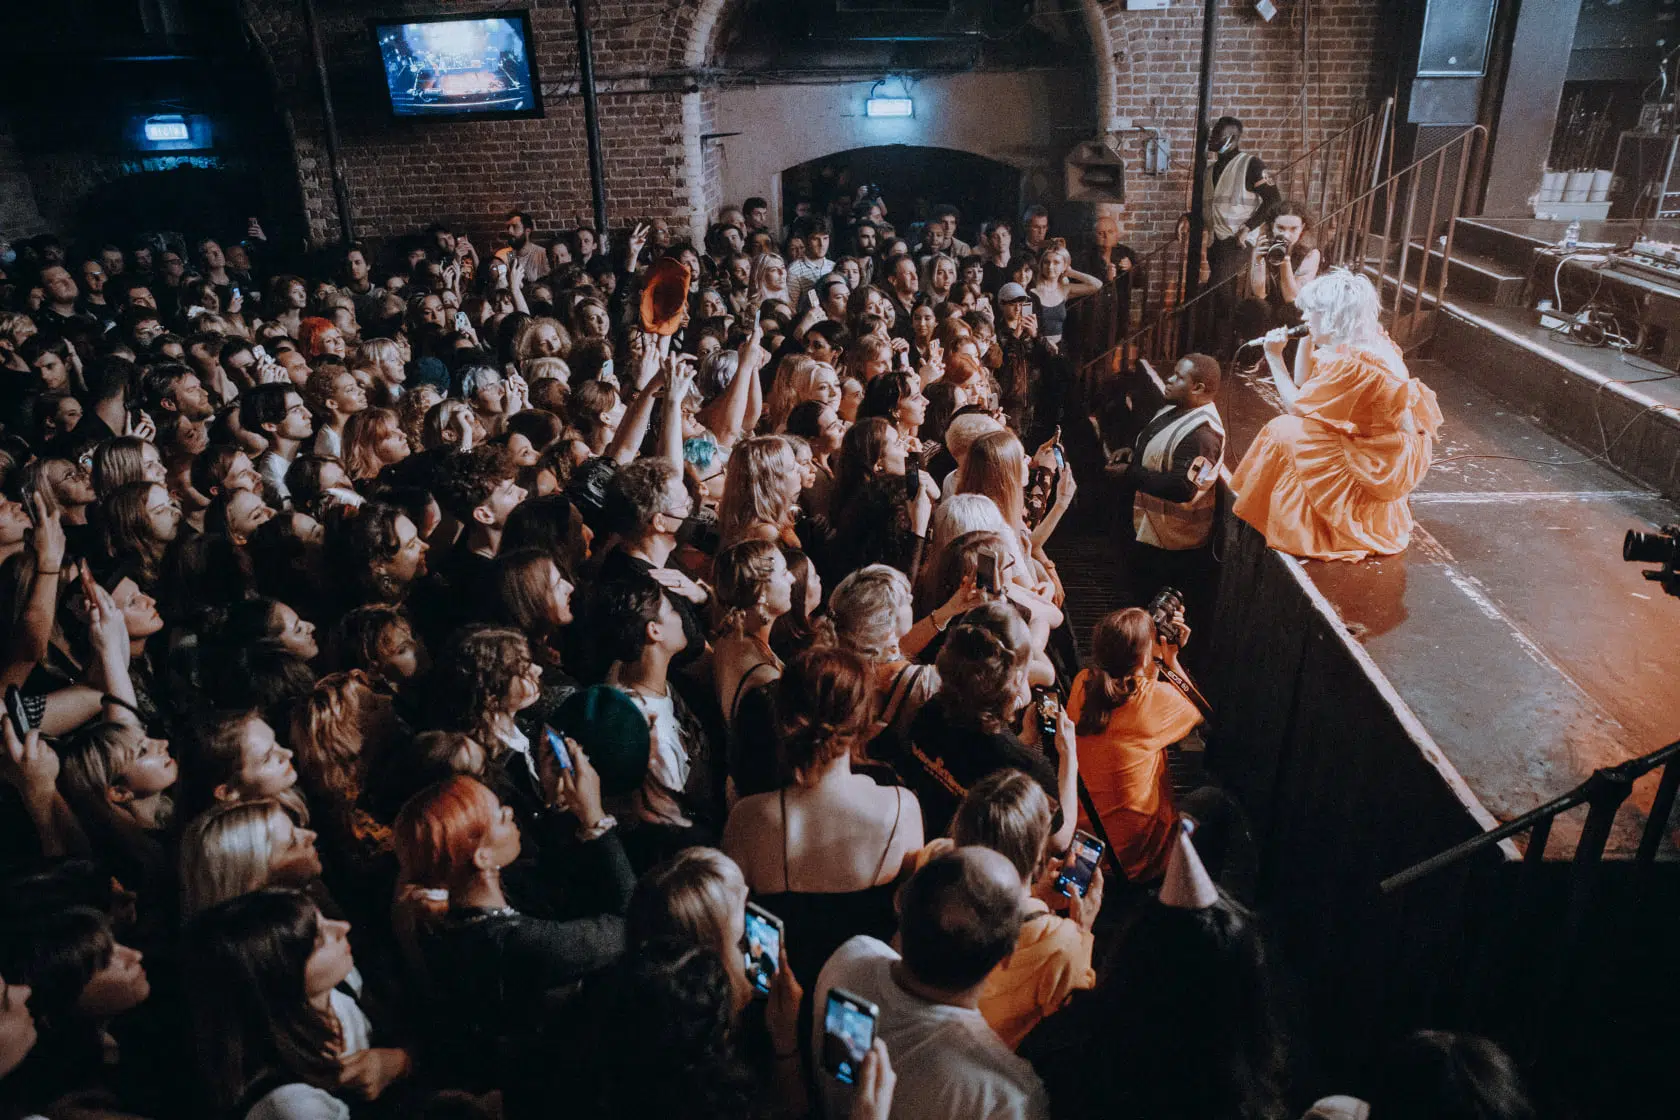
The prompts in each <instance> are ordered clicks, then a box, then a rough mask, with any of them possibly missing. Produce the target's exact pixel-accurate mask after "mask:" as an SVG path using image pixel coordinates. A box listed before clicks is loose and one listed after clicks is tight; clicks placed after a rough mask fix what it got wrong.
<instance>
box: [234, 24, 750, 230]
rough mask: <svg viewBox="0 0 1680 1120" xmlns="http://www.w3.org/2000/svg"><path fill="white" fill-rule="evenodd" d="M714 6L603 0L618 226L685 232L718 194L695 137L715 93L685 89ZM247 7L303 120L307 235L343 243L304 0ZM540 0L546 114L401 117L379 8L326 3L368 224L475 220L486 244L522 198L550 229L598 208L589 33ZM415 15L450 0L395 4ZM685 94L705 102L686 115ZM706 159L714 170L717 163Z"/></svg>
mask: <svg viewBox="0 0 1680 1120" xmlns="http://www.w3.org/2000/svg"><path fill="white" fill-rule="evenodd" d="M709 6H715V0H699V2H697V0H604V2H602V3H600V4H599V15H598V16H597V29H596V69H597V74H598V76H599V79H600V80H599V81H598V83H597V84H598V86H599V88H600V89H601V90H602V91H603V92H602V96H601V99H600V109H601V138H602V144H603V147H604V150H605V151H606V152H607V156H608V160H607V174H606V185H607V204H608V211H609V214H610V216H611V220H612V221H613V223H614V224H615V225H616V224H618V223H620V222H624V221H628V220H630V219H631V218H633V217H645V216H654V215H657V216H660V217H664V218H667V219H668V220H670V221H671V222H672V224H673V225H677V226H681V227H684V228H686V227H687V226H688V225H689V219H690V212H691V210H692V208H693V207H694V206H695V205H696V203H697V202H698V203H700V204H703V205H709V206H712V207H713V208H715V206H716V204H717V200H716V199H715V198H713V197H711V196H709V195H708V194H707V193H706V191H705V190H704V185H703V184H702V185H699V186H697V185H695V184H692V183H690V182H689V181H688V180H689V176H688V173H687V170H688V168H689V167H690V166H691V164H690V162H689V159H688V158H687V157H688V155H689V152H688V151H687V150H686V147H685V141H687V142H690V143H692V144H694V145H696V147H697V146H698V137H699V134H700V132H702V131H705V120H706V115H707V114H706V100H707V99H706V97H705V96H704V95H703V94H699V93H696V92H692V91H689V90H685V87H684V84H683V82H682V80H681V78H680V75H679V72H680V70H681V68H682V66H683V58H684V53H685V50H686V48H687V45H688V37H689V34H690V31H691V29H692V27H693V25H694V23H695V21H696V19H697V18H699V16H700V15H701V14H702V12H703V11H705V10H706V9H707V8H708V7H709ZM245 8H246V12H247V16H248V20H249V25H250V27H251V28H252V30H253V32H254V34H255V36H256V38H257V40H258V42H259V43H260V44H261V45H262V47H263V49H264V50H265V52H266V53H267V54H268V55H269V57H270V58H271V59H272V61H273V64H274V70H275V76H276V83H277V85H278V87H279V88H278V94H279V102H280V105H281V107H282V108H283V110H284V111H285V112H286V113H287V114H288V116H289V118H290V124H291V131H292V133H293V144H294V147H295V148H296V151H297V154H298V174H299V177H300V187H301V189H302V192H303V195H304V199H305V208H306V218H307V224H308V229H307V233H308V236H309V237H310V238H311V239H313V240H316V241H325V240H331V239H334V238H336V236H337V231H338V219H337V211H336V208H335V203H334V198H333V189H332V180H331V175H330V172H329V165H328V161H327V152H326V141H325V131H324V124H323V120H322V112H321V103H320V98H319V95H318V93H317V89H316V84H315V77H314V73H313V70H312V61H311V56H310V53H309V46H308V40H307V37H306V34H305V27H304V24H303V20H302V16H301V11H300V5H299V4H298V3H297V0H246V4H245ZM530 8H531V23H532V32H533V38H534V40H535V49H536V62H537V67H538V74H539V77H540V79H541V82H542V86H543V90H544V100H545V103H546V104H545V112H546V115H545V116H544V117H543V118H541V119H538V120H521V121H494V122H482V121H476V122H449V121H413V120H392V119H391V118H390V116H389V114H388V113H387V111H386V108H385V103H384V93H383V91H382V89H380V87H379V84H378V82H379V64H378V57H377V52H376V51H375V49H374V46H373V43H372V40H371V36H370V35H369V34H368V31H367V25H366V18H367V16H368V11H367V10H365V9H363V8H361V7H360V6H355V5H340V4H332V3H319V2H318V3H317V9H318V11H319V12H320V14H321V20H322V37H323V41H324V43H325V53H326V57H327V59H328V73H329V79H330V80H331V81H332V83H333V102H334V107H335V109H336V111H337V117H338V126H339V132H340V139H341V151H342V155H343V162H342V167H343V171H344V177H345V180H346V184H347V186H348V189H349V195H350V205H351V210H352V213H353V214H354V215H355V220H356V223H357V233H358V234H359V235H362V236H381V235H390V234H400V233H405V232H409V231H412V230H417V229H419V228H421V227H423V226H424V225H425V224H426V223H427V222H430V221H432V220H434V219H437V220H442V221H446V222H450V223H452V224H459V225H461V226H463V227H465V228H467V229H468V230H470V231H472V232H473V233H474V234H475V235H476V236H478V237H479V238H480V239H481V244H485V243H493V235H494V233H495V232H496V231H497V230H499V229H500V226H501V217H502V215H503V214H504V213H505V212H506V211H507V210H509V209H511V208H514V207H525V208H527V209H528V210H530V211H531V213H532V215H533V216H534V217H535V218H536V219H537V221H538V223H539V229H540V231H546V232H552V231H554V230H555V229H557V228H562V227H569V226H571V225H575V224H576V223H578V222H579V221H582V220H588V219H589V216H590V214H591V213H592V204H591V196H590V184H589V162H588V151H587V145H586V141H585V129H584V121H583V103H582V100H581V99H580V98H579V97H577V96H576V88H577V78H578V75H577V37H576V30H575V28H574V26H573V22H572V17H571V10H570V5H569V4H567V3H566V2H565V0H535V2H533V3H531V5H530ZM405 10H412V11H415V12H419V13H423V12H426V11H435V10H436V9H435V7H431V8H427V7H423V6H416V5H413V4H410V5H407V6H406V8H405V6H404V5H401V4H397V5H385V6H383V7H382V8H381V10H380V14H381V15H396V14H400V13H401V12H403V11H405ZM714 14H715V13H714ZM648 75H668V77H663V78H661V77H657V76H655V77H649V76H648ZM685 97H686V98H688V99H689V101H690V105H689V107H688V109H687V111H686V113H685V107H684V99H685ZM685 134H686V135H685ZM695 154H696V155H698V154H699V153H698V151H696V152H695ZM696 164H698V165H701V166H703V165H704V160H703V159H702V160H697V161H696Z"/></svg>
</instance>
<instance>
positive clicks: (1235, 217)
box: [1205, 152, 1260, 241]
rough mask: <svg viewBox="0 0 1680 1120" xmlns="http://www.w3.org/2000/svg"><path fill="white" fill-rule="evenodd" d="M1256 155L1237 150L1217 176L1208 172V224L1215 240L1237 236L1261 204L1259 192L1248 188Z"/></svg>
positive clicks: (1210, 170)
mask: <svg viewBox="0 0 1680 1120" xmlns="http://www.w3.org/2000/svg"><path fill="white" fill-rule="evenodd" d="M1253 158H1254V157H1253V156H1251V155H1249V154H1248V153H1247V152H1238V153H1237V155H1236V157H1235V158H1234V159H1232V160H1231V162H1230V163H1228V164H1226V165H1225V171H1224V173H1223V174H1221V175H1220V176H1219V177H1218V178H1217V179H1215V178H1214V174H1213V168H1211V167H1210V168H1208V172H1207V192H1206V195H1205V197H1206V199H1207V203H1206V206H1207V227H1208V232H1209V233H1211V234H1212V235H1213V236H1214V238H1215V239H1216V240H1221V241H1222V240H1224V239H1226V238H1229V237H1235V236H1236V235H1237V231H1238V230H1239V229H1241V228H1242V227H1243V226H1244V225H1246V224H1247V223H1248V219H1250V218H1252V217H1253V216H1254V212H1255V211H1256V210H1258V209H1259V208H1260V196H1259V195H1257V194H1255V193H1254V192H1253V191H1251V190H1249V189H1248V164H1249V161H1250V160H1252V159H1253Z"/></svg>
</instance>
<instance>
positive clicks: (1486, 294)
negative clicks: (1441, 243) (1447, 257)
mask: <svg viewBox="0 0 1680 1120" xmlns="http://www.w3.org/2000/svg"><path fill="white" fill-rule="evenodd" d="M1461 228H1468V227H1461ZM1412 252H1413V253H1422V252H1427V253H1428V254H1429V272H1428V280H1427V283H1428V284H1431V285H1432V284H1434V283H1435V281H1436V280H1437V279H1438V278H1439V276H1440V269H1441V250H1440V249H1439V248H1438V247H1436V246H1430V245H1425V244H1424V243H1422V242H1413V244H1412ZM1408 271H1409V272H1410V274H1411V275H1413V276H1416V275H1417V274H1416V273H1415V272H1411V271H1410V270H1408ZM1527 282H1528V273H1527V270H1526V267H1525V268H1523V269H1514V268H1512V267H1511V266H1510V265H1509V264H1507V263H1506V262H1505V260H1504V259H1502V258H1500V257H1495V256H1489V255H1488V254H1486V253H1482V252H1478V251H1476V250H1475V249H1470V248H1466V247H1463V246H1461V245H1460V244H1459V242H1458V241H1457V240H1456V239H1455V240H1454V241H1453V247H1452V262H1451V265H1450V267H1449V268H1448V269H1447V298H1448V299H1455V300H1465V301H1469V302H1473V303H1486V304H1491V305H1493V306H1495V307H1516V306H1517V305H1518V304H1520V303H1521V302H1522V295H1523V288H1524V287H1525V286H1526V285H1527Z"/></svg>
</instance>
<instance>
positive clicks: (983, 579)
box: [974, 552, 998, 592]
mask: <svg viewBox="0 0 1680 1120" xmlns="http://www.w3.org/2000/svg"><path fill="white" fill-rule="evenodd" d="M974 586H975V587H978V588H979V589H980V590H981V591H994V592H995V591H996V590H997V589H998V561H997V553H995V552H982V553H981V554H980V555H979V556H978V557H976V560H975V566H974Z"/></svg>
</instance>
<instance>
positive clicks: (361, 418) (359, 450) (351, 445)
mask: <svg viewBox="0 0 1680 1120" xmlns="http://www.w3.org/2000/svg"><path fill="white" fill-rule="evenodd" d="M393 435H401V436H402V437H403V439H404V440H407V439H408V433H406V432H404V431H403V429H402V421H401V420H399V419H397V413H396V410H395V409H390V408H367V409H363V410H362V411H361V412H356V413H352V414H351V416H350V419H348V420H346V421H345V422H344V469H345V470H346V471H348V472H349V474H350V479H351V481H352V482H361V481H362V480H364V479H369V478H372V477H374V476H375V475H377V474H378V473H379V470H380V468H381V467H383V466H384V465H385V464H383V463H381V462H380V461H379V453H378V451H377V450H376V448H377V447H378V446H379V444H381V443H383V442H384V441H385V440H386V439H388V438H389V437H391V436H393Z"/></svg>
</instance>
